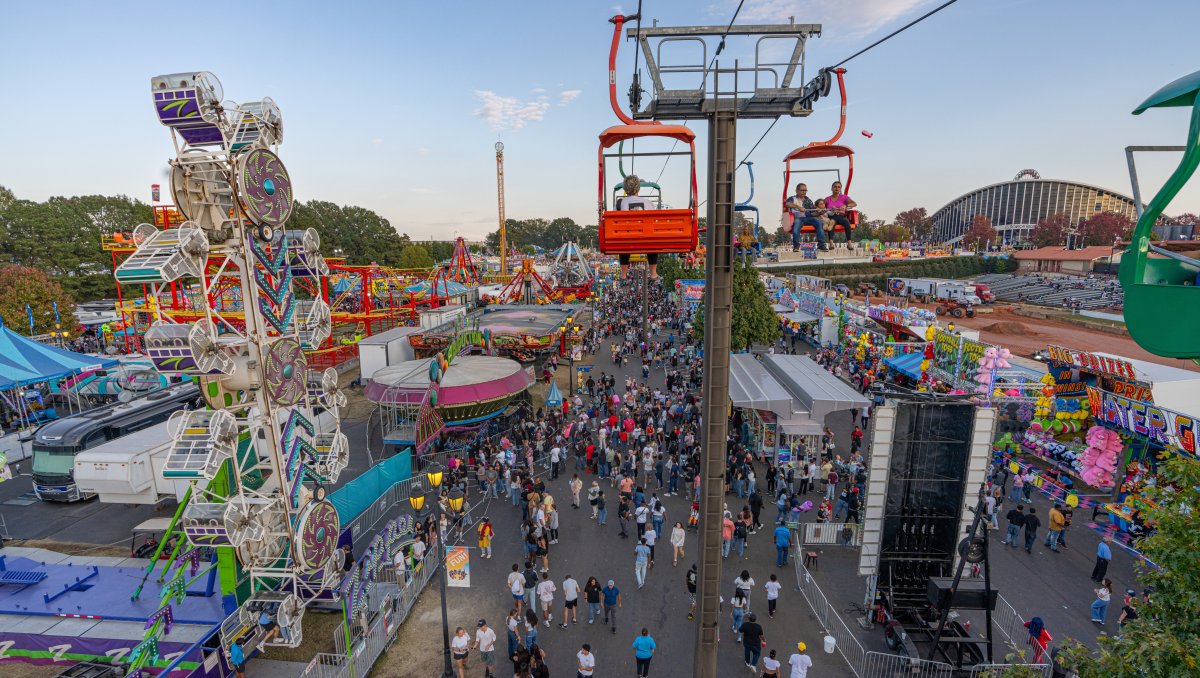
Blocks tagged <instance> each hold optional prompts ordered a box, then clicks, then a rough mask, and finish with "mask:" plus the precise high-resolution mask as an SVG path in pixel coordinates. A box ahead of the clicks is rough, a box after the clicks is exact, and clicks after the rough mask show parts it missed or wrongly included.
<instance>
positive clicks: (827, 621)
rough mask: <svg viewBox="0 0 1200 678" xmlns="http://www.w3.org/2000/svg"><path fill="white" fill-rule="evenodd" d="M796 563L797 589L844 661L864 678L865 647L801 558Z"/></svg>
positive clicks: (855, 673)
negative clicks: (830, 602)
mask: <svg viewBox="0 0 1200 678" xmlns="http://www.w3.org/2000/svg"><path fill="white" fill-rule="evenodd" d="M795 561H796V588H797V589H799V590H800V593H801V594H802V595H803V596H804V599H805V600H806V601H808V606H809V607H810V608H811V609H812V611H813V614H814V616H816V618H817V622H818V623H819V624H820V625H821V628H822V630H823V631H824V633H825V634H826V635H830V636H833V638H834V640H835V641H836V643H837V644H836V648H837V651H838V653H839V654H841V655H842V659H844V660H846V663H847V664H849V666H850V670H851V671H853V672H854V675H856V676H859V678H864V674H863V673H862V668H863V665H864V661H865V657H866V652H865V651H864V650H863V646H862V644H861V643H859V642H858V638H856V637H855V636H854V634H852V633H851V632H850V629H849V627H847V626H846V622H845V621H843V620H842V618H841V616H839V615H838V612H837V610H835V609H834V608H833V606H832V605H830V604H829V600H828V599H827V598H826V597H825V594H824V593H822V592H821V587H819V586H817V582H816V580H815V579H813V576H812V573H810V572H809V571H808V569H806V568H805V567H804V564H803V563H802V562H801V559H800V558H799V557H797V558H795Z"/></svg>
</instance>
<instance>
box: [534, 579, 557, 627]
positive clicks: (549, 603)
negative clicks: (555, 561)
mask: <svg viewBox="0 0 1200 678" xmlns="http://www.w3.org/2000/svg"><path fill="white" fill-rule="evenodd" d="M556 590H557V589H556V587H555V586H554V582H552V581H550V573H549V572H542V580H541V581H540V582H538V585H537V597H538V600H540V601H542V616H543V617H545V622H544V623H545V625H546V628H549V627H550V622H551V621H553V620H554V592H555V591H556Z"/></svg>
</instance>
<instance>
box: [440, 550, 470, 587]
mask: <svg viewBox="0 0 1200 678" xmlns="http://www.w3.org/2000/svg"><path fill="white" fill-rule="evenodd" d="M446 586H459V587H462V588H470V587H471V552H470V551H469V550H467V547H465V546H454V547H452V548H448V549H446Z"/></svg>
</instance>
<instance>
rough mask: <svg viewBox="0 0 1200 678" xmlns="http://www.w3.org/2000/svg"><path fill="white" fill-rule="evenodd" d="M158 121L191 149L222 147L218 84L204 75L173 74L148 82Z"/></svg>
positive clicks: (223, 135)
mask: <svg viewBox="0 0 1200 678" xmlns="http://www.w3.org/2000/svg"><path fill="white" fill-rule="evenodd" d="M150 88H151V89H152V90H153V92H154V109H155V111H156V112H157V113H158V121H159V122H161V123H162V124H163V125H165V126H167V127H170V128H172V129H173V130H175V131H176V132H178V133H179V136H180V137H182V138H183V140H184V141H186V142H187V143H188V145H191V146H213V145H219V144H224V143H225V133H224V126H225V114H224V112H223V109H222V108H221V97H222V96H223V95H224V92H223V90H222V89H221V81H220V80H217V76H215V75H213V74H212V73H208V72H197V73H174V74H170V75H159V76H155V77H153V78H151V79H150Z"/></svg>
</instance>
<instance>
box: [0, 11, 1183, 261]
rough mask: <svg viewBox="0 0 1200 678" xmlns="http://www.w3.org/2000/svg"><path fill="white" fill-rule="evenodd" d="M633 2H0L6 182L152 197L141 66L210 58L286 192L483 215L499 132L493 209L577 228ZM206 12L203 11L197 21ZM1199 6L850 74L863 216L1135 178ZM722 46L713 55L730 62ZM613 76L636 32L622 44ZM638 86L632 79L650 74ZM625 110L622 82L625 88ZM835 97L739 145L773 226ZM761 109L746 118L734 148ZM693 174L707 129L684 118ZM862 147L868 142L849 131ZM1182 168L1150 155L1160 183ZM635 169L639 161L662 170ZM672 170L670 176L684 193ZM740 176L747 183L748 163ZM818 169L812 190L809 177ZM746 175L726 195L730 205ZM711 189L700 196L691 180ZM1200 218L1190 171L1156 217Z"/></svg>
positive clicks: (157, 68) (943, 16) (685, 17)
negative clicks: (498, 180) (785, 168)
mask: <svg viewBox="0 0 1200 678" xmlns="http://www.w3.org/2000/svg"><path fill="white" fill-rule="evenodd" d="M937 4H939V2H935V1H926V0H854V1H852V2H851V1H849V0H841V1H838V0H810V1H808V2H800V1H796V0H747V1H746V4H745V7H744V9H743V10H742V15H741V16H740V17H739V19H738V22H739V23H768V22H776V21H786V20H787V17H788V16H795V17H796V20H797V21H798V22H803V23H821V24H823V25H824V34H823V35H822V37H820V38H814V39H812V40H811V41H810V42H809V46H808V53H807V56H808V63H809V65H810V67H812V66H822V65H828V64H832V63H835V62H837V61H839V60H841V59H842V58H843V57H845V56H848V55H849V54H851V53H853V52H854V51H856V50H857V49H859V48H860V47H862V46H865V45H866V44H869V43H870V42H872V41H873V40H875V39H877V38H879V37H881V36H882V35H884V34H886V33H887V32H889V31H890V30H893V29H894V28H896V27H899V26H900V25H903V24H904V23H905V22H907V21H909V20H911V19H912V18H914V17H916V16H918V15H919V14H921V13H923V12H924V11H927V10H928V9H929V8H931V7H934V6H936V5H937ZM736 5H737V1H736V0H692V1H687V0H644V2H643V13H644V15H645V16H646V17H647V20H649V19H651V18H656V19H658V20H659V21H660V23H661V24H663V25H693V24H725V23H727V22H728V21H729V17H730V16H731V14H732V12H733V9H734V7H736ZM635 9H636V3H633V2H628V1H626V2H623V3H621V4H613V3H612V2H611V1H610V2H592V1H588V2H584V1H582V0H569V1H568V0H558V1H552V2H541V1H532V2H529V1H527V2H523V3H510V2H494V1H493V2H477V1H475V0H469V1H460V2H442V3H436V2H435V3H430V2H422V3H416V2H407V1H404V2H390V3H384V2H345V3H327V2H323V3H316V2H250V1H243V2H209V3H206V4H205V5H204V10H202V11H201V10H178V9H174V5H167V6H164V5H162V4H161V3H141V2H118V3H90V2H89V3H82V2H69V1H68V2H60V3H54V4H51V5H48V4H45V3H19V4H18V3H16V2H12V1H8V2H5V3H4V5H3V9H2V10H0V16H2V17H3V24H4V25H5V27H6V29H7V30H5V32H4V39H3V41H2V42H0V63H3V64H4V67H3V68H2V69H0V91H3V92H4V93H5V95H6V96H5V101H6V103H7V105H6V106H5V107H4V109H3V112H2V113H0V121H2V122H3V124H0V149H3V150H2V151H0V153H2V156H0V157H3V162H0V185H5V186H8V187H9V188H11V189H13V190H14V191H15V192H16V193H17V194H18V195H19V196H21V197H26V198H33V199H44V198H46V197H48V196H50V195H74V194H84V193H102V194H117V193H124V194H128V195H136V196H139V197H141V198H142V199H148V197H149V185H150V184H152V183H155V182H160V183H164V184H165V183H166V181H165V178H166V161H167V159H168V158H169V157H170V156H171V155H172V153H173V151H172V148H171V145H170V140H169V134H168V132H167V130H166V129H165V128H163V127H161V126H159V125H158V124H157V122H156V121H155V119H154V116H153V112H152V107H151V103H150V94H149V91H148V90H149V79H150V77H151V76H153V75H156V74H161V73H173V72H178V71H186V70H192V69H196V70H208V71H212V72H213V73H215V74H216V75H217V76H218V77H219V78H220V80H221V82H222V83H223V85H224V89H225V96H226V98H227V99H233V100H236V101H253V100H257V99H259V98H261V97H262V96H265V95H266V96H271V97H273V98H274V99H275V100H276V101H277V102H278V103H279V105H280V107H281V109H282V111H283V117H284V126H285V130H286V136H285V142H284V144H283V146H282V147H281V151H280V153H281V156H282V158H283V159H284V161H285V162H286V163H287V165H288V168H289V170H290V171H291V173H292V177H293V181H294V183H295V186H296V190H297V196H298V197H299V198H300V199H303V200H309V199H324V200H332V201H335V202H339V203H349V204H357V205H362V206H364V207H368V208H370V209H373V210H376V211H377V212H379V213H381V214H382V215H384V216H385V217H387V218H388V219H390V220H391V222H392V224H393V225H394V226H395V227H396V228H397V229H398V230H399V231H401V232H405V233H408V234H409V235H411V236H413V237H414V238H418V239H425V238H430V237H434V238H450V237H453V236H454V235H456V234H457V235H463V236H467V237H471V238H474V237H481V236H482V235H483V234H484V233H486V232H487V231H489V230H491V229H493V228H494V227H495V222H496V188H495V166H494V151H493V150H492V146H493V144H494V143H495V142H496V141H497V140H498V139H499V140H502V141H504V143H505V145H506V148H507V150H506V182H507V195H506V197H507V205H508V216H510V217H517V218H520V217H535V216H542V217H555V216H570V217H572V218H574V219H576V220H578V221H580V222H582V223H594V222H595V197H596V196H595V191H596V176H595V163H596V138H597V134H598V133H599V132H600V131H601V130H602V129H604V128H605V127H607V126H609V125H611V124H614V123H615V122H616V120H615V118H614V116H613V114H612V112H611V110H610V109H609V106H608V100H607V68H606V59H607V50H608V42H609V40H610V38H611V26H610V25H609V24H608V23H607V22H606V19H607V18H608V17H609V16H611V15H612V14H614V13H616V12H618V11H623V12H629V13H632V12H633V11H634V10H635ZM201 16H206V17H211V20H207V21H205V22H202V21H201V20H200V17H201ZM1198 21H1200V3H1196V2H1186V1H1182V0H1179V1H1170V0H1156V1H1149V0H1147V1H1145V2H1140V3H1137V5H1136V10H1135V9H1134V5H1132V4H1131V3H1128V2H1120V1H1118V0H960V1H959V2H958V3H957V4H955V5H953V6H951V7H949V8H948V9H946V10H944V11H942V12H941V13H939V14H938V15H935V16H934V17H932V18H930V19H928V20H927V21H925V22H924V23H922V24H920V25H918V26H917V27H915V28H913V29H911V30H909V31H908V32H906V33H904V34H902V35H900V36H898V37H896V38H894V39H892V40H891V41H889V42H888V43H886V44H884V45H882V46H880V47H878V48H876V49H874V50H872V51H871V52H868V53H867V54H865V55H863V56H861V57H859V58H857V59H855V60H854V61H851V62H850V63H849V64H847V68H848V70H849V72H848V74H847V85H848V89H849V93H850V105H849V121H848V124H847V132H846V135H845V136H844V137H843V141H845V142H846V143H849V144H851V145H853V146H854V147H855V148H856V150H857V162H856V172H855V180H854V186H853V187H852V190H851V194H852V195H853V197H854V198H855V199H856V200H857V201H858V202H859V203H860V206H861V208H862V209H863V210H864V211H865V212H867V213H868V214H869V215H870V216H871V217H876V218H888V219H890V218H891V217H892V216H894V215H895V214H896V213H897V212H898V211H900V210H903V209H907V208H909V207H914V206H924V207H926V208H928V209H929V210H930V212H932V211H934V210H936V209H937V208H938V207H940V206H942V205H943V204H944V203H945V202H947V201H949V200H951V199H953V198H954V197H956V196H957V195H959V194H961V193H964V192H966V191H969V190H971V189H974V188H977V187H979V186H982V185H986V184H990V183H994V182H998V181H1004V180H1007V179H1010V178H1011V177H1012V176H1013V175H1015V174H1016V173H1017V171H1019V170H1021V169H1024V168H1033V169H1036V170H1038V171H1039V172H1040V173H1041V174H1042V176H1043V177H1052V178H1063V179H1072V180H1077V181H1083V182H1085V183H1092V184H1098V185H1101V186H1105V187H1109V188H1112V189H1115V190H1118V191H1121V192H1126V193H1127V192H1128V190H1129V180H1128V175H1127V173H1126V169H1125V162H1124V153H1123V148H1124V146H1126V145H1129V144H1180V143H1182V142H1183V140H1184V134H1185V131H1186V120H1187V118H1186V109H1169V110H1162V111H1152V112H1149V113H1146V114H1144V115H1142V116H1140V117H1134V116H1131V115H1130V114H1129V111H1130V110H1132V108H1133V107H1134V106H1135V105H1136V104H1137V103H1139V102H1140V101H1141V100H1142V99H1143V98H1144V97H1145V96H1147V95H1148V94H1150V93H1151V92H1153V91H1154V90H1156V89H1157V88H1158V87H1159V86H1161V85H1163V84H1165V83H1166V82H1169V81H1170V80H1173V79H1175V78H1176V77H1179V76H1181V75H1184V74H1186V73H1189V72H1192V71H1194V70H1197V68H1200V62H1198V61H1196V60H1195V59H1194V54H1195V51H1194V50H1193V49H1191V47H1190V46H1191V45H1192V44H1193V41H1194V35H1193V32H1194V26H1195V25H1197V22H1198ZM749 55H750V52H749V51H748V46H747V45H744V44H742V43H736V42H735V41H733V40H732V39H731V41H730V44H729V47H728V49H727V51H726V53H725V55H723V57H722V58H723V60H724V59H726V58H729V59H732V58H737V57H741V58H743V59H746V58H747V57H748V56H749ZM620 56H621V58H620V63H619V64H618V69H617V71H618V88H619V89H620V90H621V91H624V89H625V88H626V87H627V86H628V82H629V74H630V72H631V70H632V60H633V44H632V43H623V45H622V53H621V55H620ZM647 86H648V85H647ZM621 101H622V103H624V97H623V96H622V97H621ZM836 116H837V111H836V102H835V99H833V98H830V99H827V100H824V101H822V102H820V103H818V105H817V110H816V112H815V113H814V114H813V115H812V116H811V117H809V118H807V119H784V120H781V121H780V122H779V124H778V125H776V127H775V129H774V131H772V132H771V134H770V135H769V136H768V137H767V138H766V140H765V141H764V142H763V143H762V144H761V145H760V146H759V148H758V150H757V151H756V152H755V154H754V156H753V158H752V160H754V161H755V169H756V173H757V175H758V179H759V183H758V186H757V198H756V203H757V204H758V205H759V206H760V208H762V209H763V214H764V223H765V224H773V223H774V222H775V220H776V219H777V205H778V204H779V196H780V193H781V189H782V163H781V159H782V157H783V156H784V154H785V153H786V152H787V151H789V150H791V149H792V148H795V147H797V146H800V145H803V144H804V143H807V142H809V141H813V140H821V139H825V138H827V137H828V136H830V134H831V133H832V131H833V129H834V128H835V127H836V124H837V117H836ZM767 124H768V123H766V122H758V121H747V122H745V123H743V124H742V125H741V128H740V132H739V147H740V149H741V150H740V153H739V156H740V155H741V154H744V153H745V152H746V151H748V150H749V148H750V146H752V145H753V143H754V142H755V141H756V140H757V139H758V138H759V135H760V134H761V133H762V130H764V129H765V128H766V125H767ZM700 127H701V129H700V130H699V131H700V138H699V140H698V143H697V146H698V148H699V149H700V151H701V158H700V159H701V180H702V181H703V180H704V176H703V160H704V158H703V149H704V147H705V144H706V141H705V138H704V137H705V134H704V130H703V125H701V126H700ZM864 129H865V130H869V131H871V132H872V133H873V134H874V136H873V138H870V139H868V138H865V137H864V136H862V135H861V134H860V131H861V130H864ZM1174 161H1175V158H1174V157H1173V156H1172V157H1164V158H1158V159H1156V160H1151V159H1147V160H1145V161H1144V162H1142V163H1141V164H1142V167H1143V168H1144V169H1145V175H1144V176H1143V178H1142V182H1143V186H1144V187H1145V186H1157V185H1159V184H1160V183H1161V182H1162V180H1163V179H1164V178H1165V176H1166V174H1167V172H1169V170H1170V169H1171V167H1172V163H1173V162H1174ZM645 162H646V164H641V165H639V166H637V167H635V168H634V169H635V171H637V172H638V173H639V174H641V175H643V176H646V175H657V174H658V172H659V171H660V168H661V165H660V164H658V163H659V162H660V161H654V162H651V161H645ZM685 169H686V166H685V163H682V162H680V161H678V160H672V161H671V163H670V164H668V166H667V169H666V172H665V173H664V174H663V178H662V182H663V184H664V186H665V187H666V193H667V195H666V197H667V199H668V200H669V201H672V202H675V203H676V204H680V203H682V202H684V201H685V199H686V198H685V189H684V183H685V181H686V174H685ZM740 178H741V179H743V180H744V179H745V174H742V175H740ZM813 183H817V180H815V179H814V181H813ZM746 190H747V188H746V187H745V186H744V185H742V186H740V187H739V195H741V196H744V195H745V194H746ZM701 192H702V193H703V188H702V189H701ZM1185 210H1186V211H1195V212H1200V189H1197V188H1195V187H1192V188H1191V189H1190V190H1189V191H1188V192H1186V193H1185V194H1183V195H1181V196H1180V198H1178V199H1177V201H1176V204H1175V205H1174V206H1172V208H1170V209H1169V210H1168V213H1176V212H1182V211H1185Z"/></svg>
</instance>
